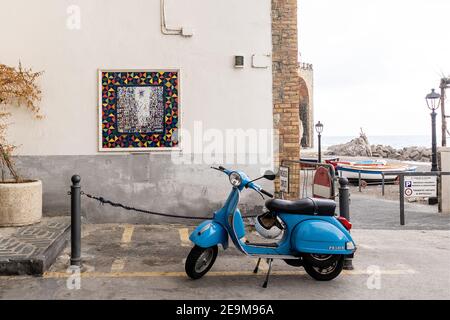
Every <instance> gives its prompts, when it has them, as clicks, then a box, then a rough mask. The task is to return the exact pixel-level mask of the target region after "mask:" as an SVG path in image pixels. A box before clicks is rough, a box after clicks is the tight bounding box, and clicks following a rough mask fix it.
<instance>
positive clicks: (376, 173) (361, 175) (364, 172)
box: [336, 163, 417, 182]
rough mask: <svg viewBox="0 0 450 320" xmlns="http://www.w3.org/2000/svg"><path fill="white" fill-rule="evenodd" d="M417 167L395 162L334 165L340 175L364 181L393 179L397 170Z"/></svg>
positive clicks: (406, 170) (407, 170)
mask: <svg viewBox="0 0 450 320" xmlns="http://www.w3.org/2000/svg"><path fill="white" fill-rule="evenodd" d="M416 169H417V167H414V166H408V165H405V164H397V163H379V164H374V163H369V164H345V163H339V164H337V166H336V170H337V171H338V173H339V175H340V176H341V177H344V178H347V179H349V180H359V179H361V180H365V181H372V182H373V181H382V180H383V179H384V181H394V180H396V179H397V178H398V173H399V172H415V171H416Z"/></svg>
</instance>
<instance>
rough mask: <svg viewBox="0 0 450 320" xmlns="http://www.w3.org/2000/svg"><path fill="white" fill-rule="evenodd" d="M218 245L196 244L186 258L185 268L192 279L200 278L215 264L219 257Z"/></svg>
mask: <svg viewBox="0 0 450 320" xmlns="http://www.w3.org/2000/svg"><path fill="white" fill-rule="evenodd" d="M217 252H218V248H217V246H213V247H209V248H202V247H199V246H195V247H193V248H192V249H191V252H189V255H188V257H187V258H186V264H185V266H184V269H185V270H186V274H187V275H188V276H189V277H190V278H192V279H200V278H201V277H203V276H204V275H205V274H206V273H207V272H208V271H209V270H210V269H211V267H212V266H213V264H214V262H215V261H216V258H217Z"/></svg>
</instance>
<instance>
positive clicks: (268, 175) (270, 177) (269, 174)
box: [264, 170, 276, 181]
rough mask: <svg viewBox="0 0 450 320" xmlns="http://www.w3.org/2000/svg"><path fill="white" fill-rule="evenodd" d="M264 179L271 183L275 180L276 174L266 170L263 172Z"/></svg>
mask: <svg viewBox="0 0 450 320" xmlns="http://www.w3.org/2000/svg"><path fill="white" fill-rule="evenodd" d="M264 178H265V179H267V180H271V181H273V180H275V178H276V174H275V173H273V171H270V170H267V171H266V172H264Z"/></svg>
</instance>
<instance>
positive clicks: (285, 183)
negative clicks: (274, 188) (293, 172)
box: [280, 167, 289, 193]
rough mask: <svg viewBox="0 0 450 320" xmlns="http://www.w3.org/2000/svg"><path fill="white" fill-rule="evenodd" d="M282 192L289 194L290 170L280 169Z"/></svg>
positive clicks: (286, 168)
mask: <svg viewBox="0 0 450 320" xmlns="http://www.w3.org/2000/svg"><path fill="white" fill-rule="evenodd" d="M280 191H281V192H284V193H289V168H288V167H280Z"/></svg>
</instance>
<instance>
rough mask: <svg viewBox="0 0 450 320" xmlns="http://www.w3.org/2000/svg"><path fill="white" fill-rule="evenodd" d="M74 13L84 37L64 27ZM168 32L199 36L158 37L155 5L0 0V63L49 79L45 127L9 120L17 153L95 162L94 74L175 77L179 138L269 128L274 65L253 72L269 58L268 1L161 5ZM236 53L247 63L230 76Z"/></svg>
mask: <svg viewBox="0 0 450 320" xmlns="http://www.w3.org/2000/svg"><path fill="white" fill-rule="evenodd" d="M70 5H78V6H79V7H80V8H81V29H80V30H69V29H68V28H67V27H66V22H67V19H68V17H69V14H68V13H67V8H68V7H69V6H70ZM167 23H168V25H169V26H173V27H178V26H181V25H184V26H190V27H192V28H193V29H194V30H195V35H194V37H192V38H183V37H180V36H165V35H162V34H161V32H160V1H159V0H127V1H124V0H72V1H63V0H39V1H30V0H0V39H1V41H0V63H4V64H8V65H17V64H18V61H19V60H21V61H22V64H23V66H24V67H32V68H33V69H34V70H36V71H38V70H44V71H45V74H44V75H43V77H42V80H41V85H42V91H43V100H42V103H41V107H42V109H43V112H44V114H45V116H46V118H45V119H44V120H42V121H35V120H33V119H32V118H31V117H30V116H29V114H27V113H26V112H25V111H24V110H23V109H17V110H15V111H14V114H13V118H12V121H13V122H14V125H13V126H12V128H11V130H10V136H11V139H10V140H12V142H14V143H15V144H18V145H21V148H20V149H19V153H20V154H21V155H93V154H96V153H97V146H98V137H97V128H98V127H97V126H98V124H97V117H98V116H97V114H98V111H97V99H98V97H97V92H98V84H97V71H98V69H127V68H132V69H153V68H158V69H164V68H180V69H181V77H182V78H181V110H182V120H183V123H182V126H183V128H184V129H188V130H192V128H193V123H194V121H196V120H202V121H203V122H204V123H203V126H204V129H208V128H219V129H221V130H224V129H226V128H246V129H247V128H272V126H273V125H272V70H271V66H270V67H269V68H268V69H254V68H251V65H250V64H251V61H250V60H251V55H252V54H267V53H270V52H271V50H272V47H271V1H270V0H245V1H243V0H226V1H225V0H189V1H186V0H167ZM235 54H242V55H245V58H246V67H245V68H244V69H242V70H237V69H234V67H233V56H234V55H235Z"/></svg>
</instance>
